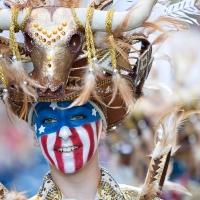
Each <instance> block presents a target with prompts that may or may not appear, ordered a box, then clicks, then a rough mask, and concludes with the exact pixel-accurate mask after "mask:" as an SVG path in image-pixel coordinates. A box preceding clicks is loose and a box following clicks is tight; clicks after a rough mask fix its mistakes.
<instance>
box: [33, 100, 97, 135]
mask: <svg viewBox="0 0 200 200" xmlns="http://www.w3.org/2000/svg"><path fill="white" fill-rule="evenodd" d="M71 103H72V101H64V102H54V103H46V102H45V103H43V102H41V103H38V104H37V105H36V107H35V110H36V113H34V114H33V124H34V128H35V132H36V135H37V138H39V137H41V136H43V135H47V134H51V133H55V132H57V131H59V130H60V129H61V128H62V127H63V126H67V127H69V128H73V127H78V126H82V125H84V124H86V123H91V122H95V121H97V120H98V119H100V116H99V113H98V112H97V111H96V109H95V108H94V107H93V106H92V105H91V104H90V103H86V104H84V105H82V106H74V107H72V108H69V109H64V110H61V109H59V108H57V106H58V107H60V108H66V107H68V106H69V105H70V104H71Z"/></svg>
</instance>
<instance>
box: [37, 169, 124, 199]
mask: <svg viewBox="0 0 200 200" xmlns="http://www.w3.org/2000/svg"><path fill="white" fill-rule="evenodd" d="M52 199H58V200H75V199H70V198H66V197H65V196H64V195H63V194H62V193H61V192H60V190H59V188H58V186H57V185H56V184H55V183H54V182H53V180H52V176H51V173H50V172H49V173H48V174H47V175H46V176H45V177H44V180H43V184H42V186H41V188H40V190H39V192H38V198H37V200H52ZM107 199H118V200H125V198H124V195H123V194H122V192H121V190H120V187H119V185H118V184H117V182H116V181H115V180H114V179H113V177H112V176H111V175H110V174H109V172H108V171H107V170H105V169H104V168H101V180H100V183H99V187H98V190H97V193H96V196H95V198H94V200H107Z"/></svg>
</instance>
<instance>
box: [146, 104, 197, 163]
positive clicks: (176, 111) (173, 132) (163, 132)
mask: <svg viewBox="0 0 200 200" xmlns="http://www.w3.org/2000/svg"><path fill="white" fill-rule="evenodd" d="M182 105H183V104H178V105H177V106H175V107H174V108H173V109H172V110H171V111H169V112H168V113H167V114H165V115H164V116H163V117H162V118H161V119H159V122H158V124H157V126H156V134H155V138H154V140H155V144H156V147H155V149H154V150H153V152H152V153H151V155H150V156H151V157H152V158H154V159H156V158H160V157H161V156H162V155H165V154H166V153H168V152H169V151H170V150H171V151H172V155H173V154H174V153H175V152H176V151H177V150H178V148H179V146H178V144H177V137H178V135H177V131H178V127H179V126H180V125H181V124H182V123H183V121H184V120H185V119H186V118H188V117H189V116H190V115H192V114H194V113H199V112H200V111H187V112H185V111H184V110H181V107H182Z"/></svg>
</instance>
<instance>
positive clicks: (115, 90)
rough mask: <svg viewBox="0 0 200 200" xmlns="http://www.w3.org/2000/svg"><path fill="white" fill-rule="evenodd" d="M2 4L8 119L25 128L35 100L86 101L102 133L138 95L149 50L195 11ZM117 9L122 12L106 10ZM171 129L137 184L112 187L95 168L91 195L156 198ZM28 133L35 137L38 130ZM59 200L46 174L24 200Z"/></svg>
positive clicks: (110, 4) (151, 3)
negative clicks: (95, 181) (96, 178)
mask: <svg viewBox="0 0 200 200" xmlns="http://www.w3.org/2000/svg"><path fill="white" fill-rule="evenodd" d="M5 3H6V5H7V6H8V7H10V9H2V10H0V29H1V30H2V31H3V30H9V31H10V38H9V39H6V38H3V37H0V80H1V94H2V95H1V97H2V100H3V101H4V103H5V105H6V109H7V112H8V115H9V117H10V119H11V120H12V121H13V122H14V123H17V120H16V117H15V116H14V115H13V114H15V115H17V116H19V118H21V119H23V120H26V121H28V123H29V125H30V126H31V127H34V123H33V115H34V111H35V109H36V110H37V105H39V104H38V103H39V102H46V103H47V104H48V106H51V107H52V109H53V110H54V109H56V108H57V105H55V103H56V102H58V104H59V103H60V102H61V103H62V102H69V101H71V103H70V104H69V105H67V108H68V109H73V108H74V107H77V106H82V105H85V104H87V102H89V105H90V106H93V107H94V109H95V110H96V111H97V112H98V114H99V118H101V119H102V120H103V124H104V126H105V127H106V128H107V130H108V131H110V130H112V129H113V128H115V127H116V126H117V125H118V124H120V123H121V122H122V121H123V119H124V118H125V117H126V116H127V114H128V113H129V112H130V110H131V108H132V107H133V105H134V103H135V101H136V100H137V99H138V98H139V97H140V96H141V95H143V92H142V88H143V85H144V82H145V80H146V78H147V77H148V74H149V72H150V69H151V66H152V63H153V57H152V45H158V46H159V44H161V43H162V42H163V41H164V40H165V39H166V38H167V37H168V35H169V33H170V32H173V31H179V30H187V29H188V22H194V23H197V22H196V21H195V20H194V19H193V18H191V17H189V16H187V14H186V13H189V14H199V10H198V8H197V7H196V6H198V5H196V1H195V0H194V1H193V0H191V1H190V0H186V1H183V2H180V3H177V4H174V5H172V6H170V5H169V3H170V1H162V0H160V1H157V0H139V1H137V2H136V1H133V2H129V1H126V2H125V3H124V2H123V1H112V0H105V1H104V0H102V1H99V0H95V1H93V2H90V1H88V0H82V1H78V0H71V1H68V0H60V1H55V2H48V1H46V0H45V1H42V0H31V1H27V2H21V3H15V2H9V1H6V2H5ZM136 3H137V4H136ZM122 4H124V5H123V6H124V10H128V11H125V12H117V11H115V10H114V9H115V8H116V10H117V8H119V7H120V5H122ZM181 9H182V10H181ZM180 10H181V11H182V12H181V13H180ZM184 12H185V13H184ZM181 18H183V19H181ZM19 30H21V31H22V32H23V34H24V45H22V44H18V43H17V41H16V38H15V32H18V31H19ZM153 33H156V34H157V36H156V38H155V39H154V41H153V42H152V43H150V42H149V41H148V38H149V36H150V35H151V34H153ZM26 62H32V63H33V69H32V70H31V71H30V72H26V70H25V66H24V63H26ZM92 122H93V121H92ZM174 127H176V124H173V127H172V130H170V131H169V132H165V131H164V130H163V132H164V133H163V137H156V142H157V143H156V147H155V150H154V151H153V153H152V159H151V163H150V166H149V169H148V173H147V177H146V180H145V184H144V185H143V187H141V188H134V187H132V186H118V185H117V183H116V184H115V181H114V180H113V179H112V178H110V175H109V173H108V172H107V171H106V170H104V169H102V174H104V175H102V178H101V181H100V183H99V188H98V192H97V195H96V197H95V198H96V199H126V200H129V199H130V200H131V199H133V200H134V199H156V198H158V197H159V194H160V192H161V189H162V186H163V184H164V180H165V176H166V172H167V167H168V164H169V159H170V155H171V153H174V152H175V150H176V145H175V144H173V143H171V142H172V139H173V141H176V140H175V138H176V131H174V130H175V128H174ZM34 128H35V131H36V134H37V131H39V133H42V132H43V130H42V129H44V127H42V126H40V127H34ZM40 128H42V129H40ZM41 137H42V136H41ZM173 145H174V146H173ZM104 176H106V177H104ZM103 177H104V178H103ZM47 180H49V181H48V183H49V185H48V186H46V183H47V182H46V181H47ZM113 183H114V184H113ZM0 187H1V188H2V189H1V190H0V192H1V193H0V195H1V196H0V198H2V197H4V196H5V195H6V194H7V196H5V198H7V199H9V198H11V196H9V195H11V193H9V192H8V191H7V190H6V188H4V187H3V186H0ZM44 187H47V188H48V189H47V190H46V191H45V193H44V194H43V191H44V190H43V188H44ZM62 198H64V197H63V196H62V194H61V192H60V191H59V188H57V187H56V185H55V184H54V183H53V182H52V180H51V175H50V174H47V176H46V177H45V178H44V183H43V186H42V187H41V189H40V191H39V193H38V194H37V195H36V196H35V197H33V198H32V199H40V200H42V199H59V200H61V199H62ZM13 199H17V197H13ZM19 199H20V198H19ZM21 199H23V198H21ZM158 199H159V198H158Z"/></svg>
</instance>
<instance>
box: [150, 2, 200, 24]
mask: <svg viewBox="0 0 200 200" xmlns="http://www.w3.org/2000/svg"><path fill="white" fill-rule="evenodd" d="M195 3H196V1H195V0H184V1H181V2H178V3H175V4H171V5H169V6H168V5H167V4H166V5H165V6H162V7H161V6H159V7H156V8H155V9H154V10H153V12H152V14H151V16H150V17H149V21H154V20H155V19H158V18H160V17H162V16H169V17H172V18H177V19H182V20H183V21H185V22H187V23H191V24H193V23H195V24H197V25H198V24H199V23H198V22H197V20H196V19H194V18H192V17H191V16H189V15H199V14H200V11H199V10H198V8H197V7H196V6H195Z"/></svg>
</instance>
